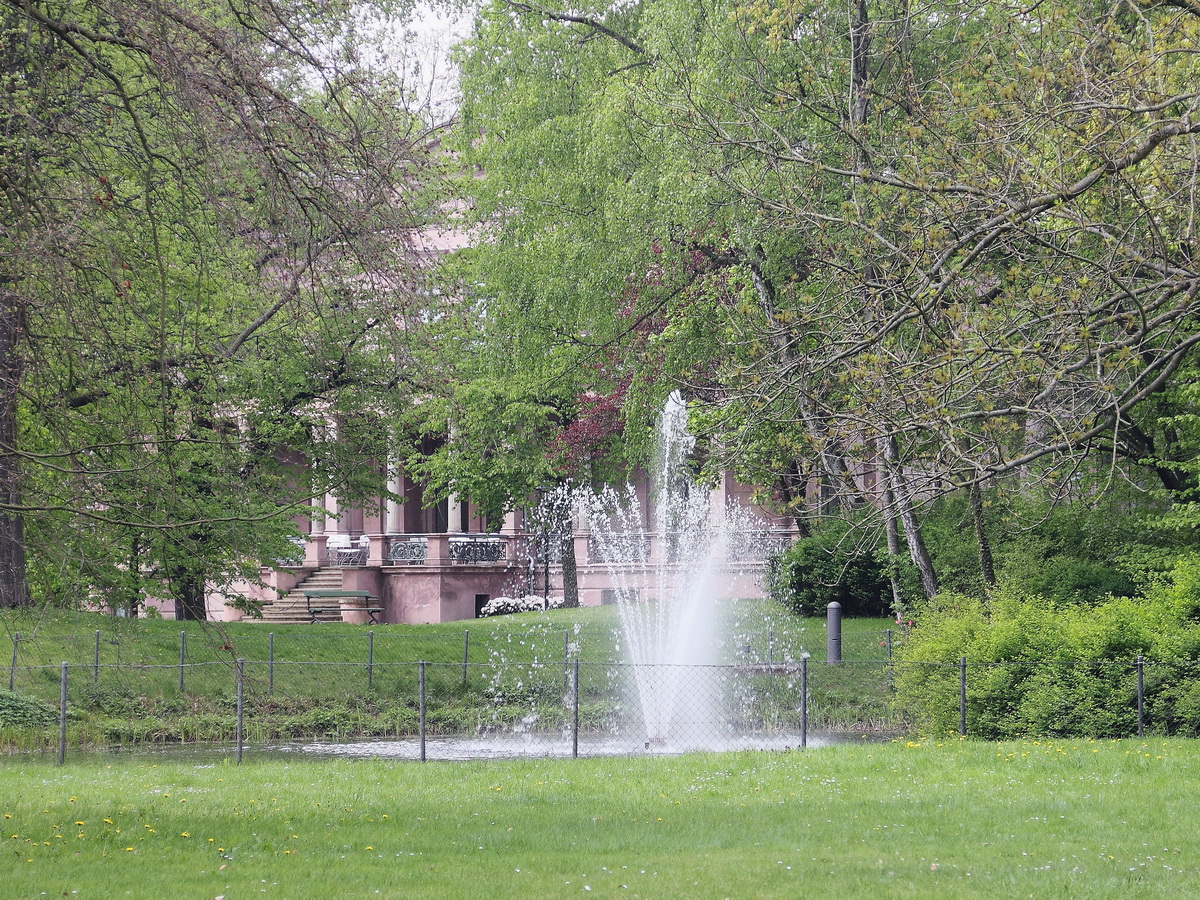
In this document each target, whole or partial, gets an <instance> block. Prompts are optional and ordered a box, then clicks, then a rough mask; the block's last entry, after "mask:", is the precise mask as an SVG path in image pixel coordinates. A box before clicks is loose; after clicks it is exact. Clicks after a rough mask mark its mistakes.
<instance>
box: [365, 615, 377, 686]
mask: <svg viewBox="0 0 1200 900" xmlns="http://www.w3.org/2000/svg"><path fill="white" fill-rule="evenodd" d="M374 684H375V629H373V628H372V629H371V630H370V631H368V632H367V688H368V689H370V688H371V687H372V686H373V685H374Z"/></svg>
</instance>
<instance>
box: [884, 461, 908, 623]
mask: <svg viewBox="0 0 1200 900" xmlns="http://www.w3.org/2000/svg"><path fill="white" fill-rule="evenodd" d="M888 469H889V466H888V465H887V463H886V461H885V462H884V465H883V471H882V473H880V474H881V475H882V484H883V496H882V497H881V498H880V501H881V505H882V507H883V527H884V533H885V535H886V537H887V555H888V562H889V563H891V565H889V566H888V581H889V582H890V583H891V587H892V613H893V615H895V617H896V621H897V622H900V621H902V620H903V619H904V595H903V594H902V593H901V591H900V570H899V565H898V563H899V560H900V529H899V526H897V524H896V496H895V494H894V493H893V492H892V479H891V476H890V474H889V472H888Z"/></svg>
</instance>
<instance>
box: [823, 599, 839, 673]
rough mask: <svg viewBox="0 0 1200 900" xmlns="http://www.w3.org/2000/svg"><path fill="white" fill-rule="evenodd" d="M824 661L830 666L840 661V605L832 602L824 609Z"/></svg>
mask: <svg viewBox="0 0 1200 900" xmlns="http://www.w3.org/2000/svg"><path fill="white" fill-rule="evenodd" d="M825 621H826V637H825V660H826V662H827V663H828V664H829V665H831V666H836V665H837V664H838V663H840V662H841V661H842V604H840V603H838V602H837V601H836V600H834V601H833V602H832V603H830V604H829V606H828V607H826V609H825Z"/></svg>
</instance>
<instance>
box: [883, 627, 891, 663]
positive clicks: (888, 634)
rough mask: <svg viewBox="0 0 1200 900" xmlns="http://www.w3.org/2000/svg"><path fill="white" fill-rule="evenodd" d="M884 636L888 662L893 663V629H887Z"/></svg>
mask: <svg viewBox="0 0 1200 900" xmlns="http://www.w3.org/2000/svg"><path fill="white" fill-rule="evenodd" d="M883 634H884V641H885V642H886V644H887V660H888V662H891V661H892V629H890V628H885V629H884V630H883Z"/></svg>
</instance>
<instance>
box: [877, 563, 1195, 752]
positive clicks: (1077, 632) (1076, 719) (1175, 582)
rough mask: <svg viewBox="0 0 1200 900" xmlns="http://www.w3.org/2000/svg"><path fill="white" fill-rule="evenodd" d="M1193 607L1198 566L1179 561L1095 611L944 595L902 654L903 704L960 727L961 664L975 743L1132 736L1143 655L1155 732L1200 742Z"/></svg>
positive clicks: (936, 725)
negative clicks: (1133, 593) (1132, 594)
mask: <svg viewBox="0 0 1200 900" xmlns="http://www.w3.org/2000/svg"><path fill="white" fill-rule="evenodd" d="M1198 609H1200V559H1185V560H1182V561H1181V562H1180V563H1179V564H1178V565H1177V566H1176V569H1175V571H1174V573H1173V575H1172V577H1170V578H1165V579H1161V580H1159V581H1157V582H1155V583H1154V584H1152V585H1151V586H1150V587H1149V588H1148V589H1147V590H1146V592H1145V595H1144V596H1143V597H1140V598H1128V597H1110V598H1108V599H1107V600H1105V601H1103V602H1100V603H1097V604H1096V605H1094V606H1091V607H1087V606H1081V605H1079V604H1073V603H1064V602H1062V601H1055V600H1053V599H1048V598H1046V597H1043V596H1038V595H1033V594H1025V593H1020V592H1017V591H1013V590H1009V589H1000V590H997V591H996V592H994V593H993V594H992V596H991V597H990V599H989V600H988V601H983V600H980V599H978V598H973V597H966V596H963V595H944V596H941V597H938V598H935V600H934V601H932V602H930V603H928V604H926V605H925V606H924V607H922V608H921V609H920V610H919V611H918V613H917V615H916V624H915V626H914V628H913V630H912V632H911V634H909V635H908V636H907V638H906V639H905V641H904V642H903V643H902V645H901V647H900V649H899V651H898V653H897V659H898V661H899V663H900V665H898V667H897V673H896V702H897V704H898V705H899V707H900V709H901V710H902V711H903V712H905V713H906V714H907V715H908V716H909V717H910V718H911V720H912V721H913V722H914V723H915V724H916V725H917V727H918V728H919V729H920V730H921V731H923V732H926V733H946V732H949V731H955V730H957V727H958V716H959V702H958V690H959V683H958V678H959V670H958V665H957V664H958V661H959V659H960V658H963V657H965V658H966V660H967V662H968V665H969V669H968V685H967V727H968V732H969V733H970V734H972V735H974V736H978V737H984V738H989V739H1007V738H1016V737H1021V736H1025V735H1051V736H1061V737H1117V736H1127V735H1130V734H1132V733H1134V731H1135V730H1136V724H1137V706H1136V674H1135V673H1136V667H1135V661H1136V659H1137V658H1138V657H1144V658H1145V659H1146V660H1148V661H1149V662H1148V663H1147V664H1146V667H1145V674H1146V677H1145V687H1146V690H1145V700H1146V706H1145V709H1146V713H1147V716H1148V719H1147V723H1148V726H1149V727H1151V728H1152V729H1154V730H1157V731H1159V732H1162V733H1168V734H1187V735H1191V734H1200V690H1197V689H1196V687H1195V685H1196V676H1197V673H1198V672H1200V623H1198V622H1197V621H1196V619H1195V616H1196V611H1197V610H1198Z"/></svg>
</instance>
